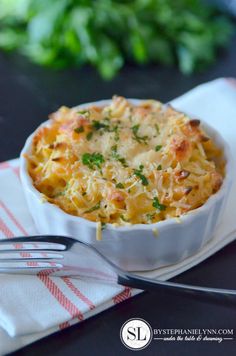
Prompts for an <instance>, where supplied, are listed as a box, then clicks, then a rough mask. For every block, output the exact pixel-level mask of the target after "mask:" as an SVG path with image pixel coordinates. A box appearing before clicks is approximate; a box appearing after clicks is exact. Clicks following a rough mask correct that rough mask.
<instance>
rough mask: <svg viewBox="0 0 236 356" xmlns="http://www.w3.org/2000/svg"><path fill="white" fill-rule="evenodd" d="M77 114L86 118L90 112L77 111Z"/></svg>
mask: <svg viewBox="0 0 236 356" xmlns="http://www.w3.org/2000/svg"><path fill="white" fill-rule="evenodd" d="M77 113H78V114H80V115H86V116H89V115H90V111H89V110H79V111H77Z"/></svg>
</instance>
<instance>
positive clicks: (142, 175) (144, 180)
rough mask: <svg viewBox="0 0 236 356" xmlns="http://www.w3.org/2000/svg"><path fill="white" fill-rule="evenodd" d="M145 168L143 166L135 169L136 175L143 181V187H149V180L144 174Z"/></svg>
mask: <svg viewBox="0 0 236 356" xmlns="http://www.w3.org/2000/svg"><path fill="white" fill-rule="evenodd" d="M143 168H144V166H143V165H142V164H141V165H140V166H139V169H134V174H135V175H136V176H137V177H138V178H139V179H140V180H141V182H142V185H148V184H149V182H148V179H147V178H146V177H145V175H144V174H143V173H142V172H143Z"/></svg>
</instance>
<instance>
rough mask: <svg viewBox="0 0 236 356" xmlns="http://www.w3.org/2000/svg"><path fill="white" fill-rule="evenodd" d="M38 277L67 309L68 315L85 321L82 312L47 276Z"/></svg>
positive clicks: (39, 275)
mask: <svg viewBox="0 0 236 356" xmlns="http://www.w3.org/2000/svg"><path fill="white" fill-rule="evenodd" d="M38 277H39V278H40V280H41V281H42V282H43V283H44V285H45V286H46V287H47V288H48V290H49V291H50V293H51V294H52V295H53V296H54V297H55V298H56V299H57V301H58V302H59V303H60V304H61V306H63V308H65V309H66V310H67V311H68V313H70V315H71V316H72V318H78V319H79V320H83V319H84V316H83V314H82V313H81V311H80V310H79V309H78V308H77V307H76V305H74V304H73V303H72V302H71V301H70V300H69V299H68V298H67V297H66V296H65V294H64V293H63V292H62V291H61V290H60V288H59V287H58V286H57V285H56V283H54V282H53V281H52V279H50V278H49V277H48V276H46V275H45V274H41V273H38Z"/></svg>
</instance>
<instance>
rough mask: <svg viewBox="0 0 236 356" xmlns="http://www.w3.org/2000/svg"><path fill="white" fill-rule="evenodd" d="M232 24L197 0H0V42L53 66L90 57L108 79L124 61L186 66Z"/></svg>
mask: <svg viewBox="0 0 236 356" xmlns="http://www.w3.org/2000/svg"><path fill="white" fill-rule="evenodd" d="M231 32H232V24H231V23H230V20H229V19H227V18H226V17H225V16H222V15H220V14H219V13H218V12H216V11H215V10H213V9H211V8H208V7H206V4H204V2H201V1H200V0H133V1H131V0H90V1H89V0H54V1H52V0H0V48H2V49H4V50H14V49H18V50H19V51H20V52H21V53H23V54H25V55H26V56H28V57H29V58H30V59H31V60H32V61H34V62H36V63H39V64H41V65H45V66H50V67H55V68H62V67H68V66H81V65H83V64H87V63H89V64H92V65H93V66H95V67H96V68H97V69H98V71H99V72H100V73H101V75H102V76H103V77H104V78H106V79H110V78H112V77H113V76H114V75H115V74H116V73H117V72H118V71H119V69H120V68H121V67H122V66H123V65H124V62H125V61H129V62H135V63H139V64H146V63H156V62H161V63H164V64H166V65H173V64H174V63H178V66H179V68H180V69H181V71H182V72H184V73H191V72H192V71H193V70H195V69H198V68H201V67H203V66H205V65H206V64H209V63H211V62H212V61H213V60H214V58H215V55H216V50H217V48H218V47H220V46H225V45H226V44H227V43H228V40H229V35H230V33H231Z"/></svg>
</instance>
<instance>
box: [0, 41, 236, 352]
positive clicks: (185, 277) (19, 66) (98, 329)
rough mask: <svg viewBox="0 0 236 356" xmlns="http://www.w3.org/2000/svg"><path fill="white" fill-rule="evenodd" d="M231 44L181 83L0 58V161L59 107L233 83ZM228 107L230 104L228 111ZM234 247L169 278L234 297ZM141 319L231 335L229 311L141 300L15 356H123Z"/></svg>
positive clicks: (145, 71) (179, 300)
mask: <svg viewBox="0 0 236 356" xmlns="http://www.w3.org/2000/svg"><path fill="white" fill-rule="evenodd" d="M235 43H236V38H234V40H233V42H232V46H231V49H229V50H228V51H226V52H224V53H222V54H221V55H220V57H219V60H218V62H217V63H216V64H215V65H213V66H212V67H211V68H210V69H208V70H207V71H205V72H203V73H200V74H195V75H193V76H187V77H186V76H183V75H181V74H180V73H179V72H178V71H177V70H176V69H168V68H162V67H158V66H150V67H148V68H145V67H144V68H140V67H139V68H137V67H133V66H131V65H130V66H126V67H125V69H124V70H123V71H122V72H121V74H120V75H119V76H118V77H117V78H116V79H114V80H113V81H111V82H104V81H102V80H101V78H100V77H99V76H98V75H97V74H96V73H95V72H94V70H93V69H91V68H84V69H83V70H66V71H62V72H56V71H52V70H49V69H43V68H40V67H37V66H34V65H33V64H30V63H28V61H27V60H26V59H24V58H22V57H20V56H17V55H5V54H0V161H3V160H7V159H10V158H15V157H17V156H18V155H19V152H20V149H21V147H22V145H23V143H24V141H25V139H26V137H27V136H28V135H29V134H30V133H31V132H32V131H33V130H34V129H35V128H36V127H37V126H38V125H39V124H40V123H41V122H42V121H44V120H45V119H46V118H47V115H48V113H50V112H52V111H53V110H55V109H57V108H58V107H59V106H60V105H62V104H64V105H68V106H73V105H76V104H79V103H83V102H87V101H93V100H98V99H103V98H110V97H111V96H112V95H113V94H120V95H124V96H126V97H134V98H158V99H160V100H162V101H164V102H165V101H168V100H170V99H172V98H174V97H176V96H178V95H181V94H182V93H184V92H185V91H187V90H189V89H191V88H192V87H194V86H196V85H197V84H200V83H202V82H205V81H208V80H212V79H214V78H217V77H222V76H224V77H233V76H234V77H236V45H235ZM235 105H236V103H235ZM235 256H236V242H234V243H231V244H230V245H229V246H227V247H226V248H224V249H223V250H222V251H220V252H218V253H217V254H216V255H214V256H213V257H211V258H209V259H208V260H207V261H205V262H203V263H201V264H200V265H199V266H197V267H195V268H193V269H191V270H190V271H188V272H185V273H183V274H182V275H181V276H178V277H177V278H174V280H175V281H178V282H183V283H192V284H201V285H209V286H215V287H226V288H235V289H236V278H235V275H236V259H235ZM135 317H139V318H143V319H145V320H147V321H148V322H149V323H150V324H151V326H152V327H153V328H172V329H175V328H185V329H192V328H208V329H210V328H214V329H219V328H224V329H234V332H235V335H234V338H235V340H236V307H232V306H230V305H229V304H227V303H222V304H216V303H208V302H203V301H199V300H193V299H188V298H184V297H177V296H172V295H165V294H156V293H150V292H145V293H143V294H141V295H139V296H137V297H134V298H132V299H130V300H128V301H125V302H123V303H121V304H119V305H117V306H115V307H113V308H111V309H109V310H107V311H105V312H103V313H100V314H99V315H97V316H95V317H93V318H91V319H89V320H86V321H84V322H82V323H80V324H77V325H75V326H73V327H70V328H69V329H66V330H64V331H61V332H58V333H55V334H54V335H51V336H49V337H47V338H44V339H42V340H40V341H38V342H36V343H34V344H32V345H29V346H27V347H25V348H24V349H21V350H20V351H18V352H17V353H16V354H17V355H29V356H30V355H34V356H35V355H42V354H47V355H48V356H49V355H55V354H56V355H78V354H79V355H89V356H91V355H126V354H127V355H128V354H132V351H130V350H128V349H126V348H125V347H124V346H123V345H122V343H121V341H120V337H119V331H120V327H121V325H122V324H123V323H124V322H125V321H126V320H127V319H129V318H135ZM142 354H144V355H160V356H162V355H163V356H166V355H167V356H169V355H171V356H172V355H174V356H176V355H181V356H185V355H186V356H187V355H192V356H194V355H200V354H201V355H202V356H204V355H213V354H214V355H215V356H217V355H223V354H225V355H229V356H230V355H235V354H236V343H235V341H224V342H222V343H220V344H218V343H216V342H199V343H197V342H179V343H178V342H173V343H172V342H162V341H153V342H152V343H151V344H150V345H149V346H148V348H147V349H145V350H143V351H142Z"/></svg>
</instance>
